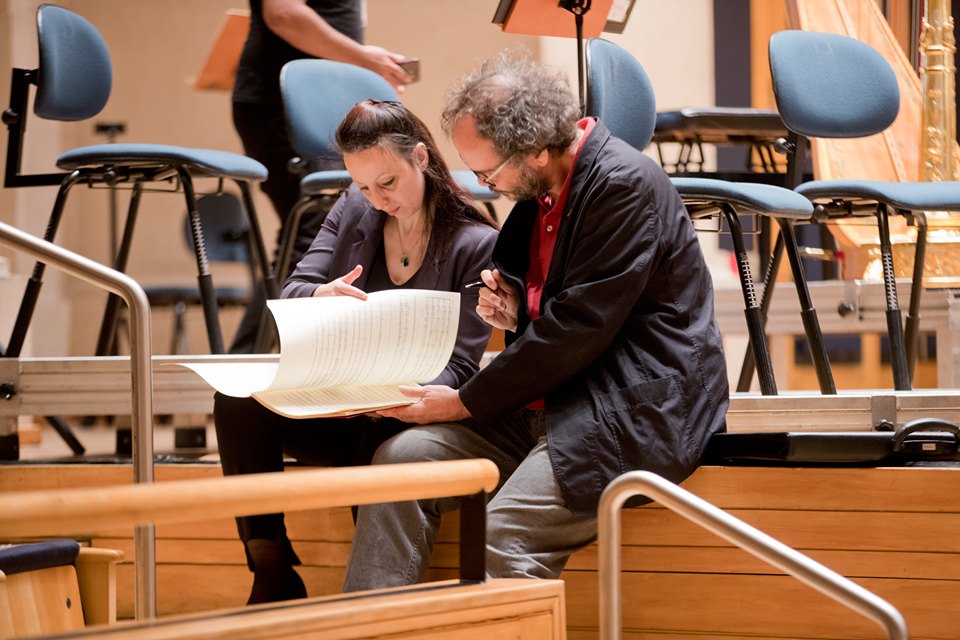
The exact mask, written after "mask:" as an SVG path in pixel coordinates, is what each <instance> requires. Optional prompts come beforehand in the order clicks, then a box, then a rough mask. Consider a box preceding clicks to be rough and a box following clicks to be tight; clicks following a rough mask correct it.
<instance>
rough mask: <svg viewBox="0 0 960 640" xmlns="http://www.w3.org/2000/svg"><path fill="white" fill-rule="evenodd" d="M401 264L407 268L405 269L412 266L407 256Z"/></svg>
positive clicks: (402, 259) (401, 260)
mask: <svg viewBox="0 0 960 640" xmlns="http://www.w3.org/2000/svg"><path fill="white" fill-rule="evenodd" d="M400 263H401V264H402V265H403V266H405V267H409V266H410V261H409V260H408V259H407V258H406V256H404V257H403V258H401V259H400Z"/></svg>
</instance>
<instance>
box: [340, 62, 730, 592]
mask: <svg viewBox="0 0 960 640" xmlns="http://www.w3.org/2000/svg"><path fill="white" fill-rule="evenodd" d="M578 115H579V108H578V105H577V102H576V100H575V98H574V97H573V95H572V93H571V92H570V90H569V88H568V86H567V83H566V80H565V79H564V77H563V76H561V75H559V74H557V73H556V72H553V71H550V70H548V69H547V68H546V67H544V66H542V65H540V64H538V63H535V62H532V61H529V60H517V59H511V58H509V57H506V56H501V57H500V58H498V59H496V60H493V61H490V62H487V63H485V64H483V65H481V66H480V67H479V69H478V70H476V71H475V72H473V73H471V74H470V75H468V76H466V77H465V78H464V79H462V80H461V82H460V83H459V84H458V85H457V86H456V87H455V88H454V89H453V91H452V92H451V94H450V95H449V97H448V100H447V104H446V107H445V109H444V113H443V124H444V129H445V130H446V131H447V133H449V134H450V135H451V138H452V140H453V144H454V146H455V147H456V148H457V151H458V152H459V153H460V157H461V158H462V159H463V162H464V163H465V164H466V165H467V166H468V167H470V168H471V169H472V170H473V171H474V172H475V173H476V174H477V177H478V178H479V179H480V181H481V182H483V183H485V184H487V185H489V186H490V187H491V188H493V189H495V190H496V191H498V192H500V193H503V194H504V195H507V196H509V197H511V198H513V199H514V200H516V201H517V204H516V206H515V207H514V209H513V211H512V212H511V213H510V215H509V217H508V218H507V220H506V222H505V223H504V225H503V228H502V229H501V232H500V236H499V239H498V241H497V244H496V247H495V248H494V252H493V263H494V265H495V266H496V268H495V269H494V270H492V271H484V272H482V274H481V277H482V279H483V282H484V285H485V287H483V288H481V289H480V293H479V298H478V305H477V313H479V314H480V316H481V317H482V318H484V319H485V320H486V321H487V322H488V323H490V324H491V325H493V326H494V327H499V328H502V329H504V330H505V332H506V342H507V347H506V349H505V350H504V351H503V352H502V353H501V354H499V355H498V356H497V357H496V358H495V359H494V360H493V361H492V362H491V363H490V364H489V365H487V367H486V368H484V369H482V370H481V371H480V372H479V373H477V374H476V375H475V376H474V377H473V378H471V379H470V380H469V381H467V382H466V383H465V384H464V385H462V386H461V387H460V389H459V390H456V389H451V388H449V387H443V386H425V387H422V388H421V387H417V388H410V389H407V390H406V392H407V393H408V395H410V396H412V397H415V398H417V399H418V400H417V402H416V403H415V404H413V405H410V406H408V407H404V408H398V409H392V410H389V411H383V412H381V413H382V414H383V415H385V416H390V417H395V418H399V419H400V420H404V421H407V422H411V423H418V424H421V425H424V426H419V427H413V428H410V429H407V430H406V431H403V432H402V433H400V434H398V435H397V436H395V437H394V438H392V439H391V440H389V441H387V442H386V443H384V444H383V445H381V447H380V448H379V450H378V451H377V454H376V456H375V459H374V463H376V464H383V463H397V462H412V461H422V460H444V459H455V458H489V459H491V460H493V461H494V462H495V463H496V464H497V465H498V466H499V468H500V472H501V484H500V486H499V487H498V489H497V491H496V493H495V494H494V496H493V498H492V499H491V501H490V503H489V506H488V524H487V527H488V529H487V531H488V537H487V572H488V574H489V575H490V576H491V577H497V578H504V577H526V578H529V577H538V578H556V577H558V576H559V575H560V573H561V571H562V570H563V568H564V566H565V564H566V562H567V559H568V558H569V557H570V554H572V553H573V552H574V551H576V550H577V549H579V548H581V547H583V546H584V545H587V544H589V543H590V542H592V541H593V540H594V539H595V538H596V533H597V519H596V508H597V503H598V501H599V497H600V494H601V492H602V491H603V489H604V487H605V486H606V485H607V484H608V483H609V482H610V481H611V480H613V479H614V478H616V477H617V476H618V475H620V474H622V473H624V472H627V471H631V470H634V469H646V470H650V471H653V472H656V473H659V474H661V475H663V476H664V477H666V478H668V479H670V480H672V481H674V482H680V481H681V480H683V479H684V478H685V477H687V476H688V475H689V474H690V473H692V471H693V470H694V469H695V468H696V466H697V464H698V463H699V461H700V457H701V455H702V453H703V450H704V447H705V446H706V443H707V441H708V440H709V438H710V436H711V435H712V434H713V433H716V432H719V431H722V430H723V429H724V425H725V414H726V408H727V402H728V387H727V374H726V367H725V363H724V357H723V352H722V348H721V340H720V332H719V330H718V328H717V324H716V320H715V318H714V302H713V289H712V285H711V280H710V275H709V273H708V271H707V267H706V265H705V263H704V259H703V255H702V253H701V251H700V246H699V243H698V241H697V237H696V235H695V233H694V231H693V228H692V225H691V224H690V220H689V218H688V216H687V214H686V211H685V210H684V207H683V204H682V203H681V201H680V198H679V196H678V194H677V193H676V191H675V189H674V188H673V186H672V184H671V183H670V180H669V178H668V177H667V176H666V174H665V173H664V172H663V170H662V169H661V168H660V167H659V166H657V165H656V164H655V163H654V162H653V161H652V160H650V159H649V158H647V157H646V156H644V155H643V154H641V153H639V152H637V151H636V150H634V149H633V148H632V147H630V146H629V145H628V144H626V143H624V142H622V141H621V140H618V139H616V138H613V137H611V135H610V132H609V131H608V130H607V129H606V128H605V127H604V125H603V123H602V122H598V121H596V120H593V119H591V118H584V119H580V120H578ZM456 506H457V501H456V500H455V499H439V500H420V501H417V502H405V503H396V504H385V505H370V506H362V507H360V509H359V514H358V521H357V531H356V536H355V538H354V546H353V549H352V551H351V558H350V562H349V565H348V570H347V579H346V584H345V588H346V589H347V590H358V589H372V588H379V587H388V586H396V585H401V584H407V583H410V582H415V581H418V580H420V579H422V577H423V574H424V572H425V570H426V567H427V564H428V562H429V558H430V552H431V549H432V545H433V542H434V540H435V537H436V532H437V528H438V526H439V521H440V516H441V514H443V513H445V512H447V511H450V510H452V509H454V508H456Z"/></svg>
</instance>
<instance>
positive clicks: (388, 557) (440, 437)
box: [343, 424, 520, 591]
mask: <svg viewBox="0 0 960 640" xmlns="http://www.w3.org/2000/svg"><path fill="white" fill-rule="evenodd" d="M505 449H506V450H509V449H516V447H510V446H504V447H498V446H495V445H493V444H491V442H490V441H489V440H487V439H485V438H483V437H482V436H480V435H478V433H477V432H475V431H473V430H471V429H470V428H469V427H467V426H465V425H462V424H435V425H427V426H423V427H413V428H410V429H407V430H406V431H404V432H402V433H400V434H399V435H397V436H395V437H393V438H391V439H390V440H388V441H387V442H385V443H384V444H383V445H381V447H380V448H379V449H378V450H377V453H376V455H375V456H374V459H373V463H374V464H395V463H404V462H425V461H432V460H462V459H466V458H489V459H490V460H492V461H493V462H494V463H495V464H496V465H497V467H498V468H499V469H500V477H501V482H502V481H503V480H504V479H506V478H508V477H509V476H510V474H511V473H513V471H514V469H515V468H516V466H517V463H518V461H519V459H520V457H519V456H517V455H516V452H514V453H510V452H509V451H505ZM459 504H460V500H459V499H458V498H435V499H428V500H417V501H406V502H394V503H383V504H373V505H364V506H361V507H360V509H359V512H358V516H357V529H356V532H355V534H354V538H353V546H352V547H351V549H350V559H349V561H348V563H347V574H346V578H345V579H344V586H343V590H344V591H363V590H367V589H382V588H386V587H396V586H401V585H405V584H413V583H416V582H419V581H421V580H422V579H423V576H424V573H425V572H426V569H427V564H428V562H429V561H430V553H431V552H432V551H433V543H434V541H435V540H436V536H437V529H438V528H439V526H440V516H441V515H443V514H444V513H447V512H449V511H454V510H456V509H457V508H458V507H459Z"/></svg>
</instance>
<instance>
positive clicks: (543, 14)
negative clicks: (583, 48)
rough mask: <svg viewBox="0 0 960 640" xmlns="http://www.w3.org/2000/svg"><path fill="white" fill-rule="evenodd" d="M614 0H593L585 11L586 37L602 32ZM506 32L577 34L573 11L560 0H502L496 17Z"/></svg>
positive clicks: (568, 36) (546, 34)
mask: <svg viewBox="0 0 960 640" xmlns="http://www.w3.org/2000/svg"><path fill="white" fill-rule="evenodd" d="M613 2H614V0H593V2H592V3H591V6H590V10H589V11H587V12H586V13H585V14H583V37H584V38H595V37H596V36H599V35H600V33H601V32H602V31H603V30H604V27H605V26H606V24H607V16H608V14H609V13H610V7H612V6H613ZM493 22H494V24H499V25H500V28H501V29H503V31H505V32H506V33H522V34H526V35H534V36H562V37H566V38H575V37H577V28H576V22H575V19H574V15H573V14H572V13H571V12H570V11H567V10H566V9H561V8H560V7H558V6H557V0H501V2H500V6H498V7H497V12H496V14H495V15H494V18H493Z"/></svg>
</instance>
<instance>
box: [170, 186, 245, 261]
mask: <svg viewBox="0 0 960 640" xmlns="http://www.w3.org/2000/svg"><path fill="white" fill-rule="evenodd" d="M197 210H198V211H199V212H200V225H201V226H202V227H203V241H204V244H205V245H206V249H207V258H208V259H209V260H213V261H223V262H244V263H248V262H250V248H249V244H248V240H247V232H248V231H249V226H248V224H247V219H246V216H244V214H243V207H242V206H241V205H240V199H239V198H237V196H235V195H234V194H232V193H228V192H224V193H218V194H212V195H205V196H201V197H199V198H197ZM183 237H184V241H185V242H186V244H187V247H189V249H190V251H191V252H192V251H193V235H192V234H191V233H190V216H189V215H186V216H184V222H183Z"/></svg>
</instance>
